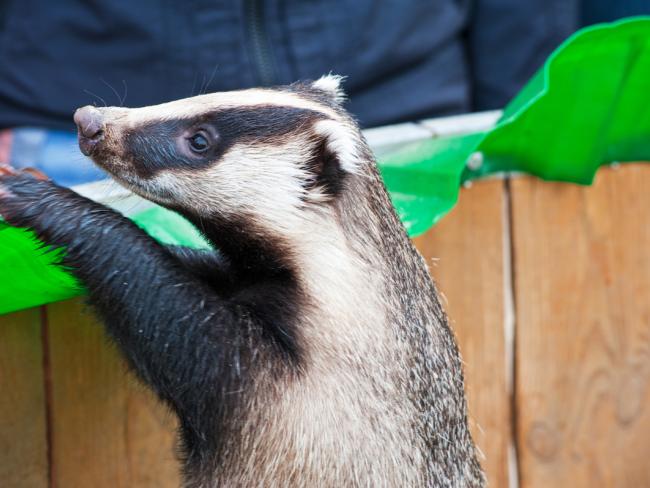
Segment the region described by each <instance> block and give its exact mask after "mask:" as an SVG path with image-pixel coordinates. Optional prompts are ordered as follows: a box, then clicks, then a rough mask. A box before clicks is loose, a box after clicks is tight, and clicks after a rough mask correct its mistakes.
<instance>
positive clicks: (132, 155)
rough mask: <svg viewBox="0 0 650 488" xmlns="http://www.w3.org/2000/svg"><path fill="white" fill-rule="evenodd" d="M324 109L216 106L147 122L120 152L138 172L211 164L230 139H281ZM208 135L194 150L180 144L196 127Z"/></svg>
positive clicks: (229, 144) (308, 123)
mask: <svg viewBox="0 0 650 488" xmlns="http://www.w3.org/2000/svg"><path fill="white" fill-rule="evenodd" d="M325 118H326V115H324V114H322V113H320V112H317V111H314V110H308V109H302V108H297V107H289V106H274V105H265V106H259V105H257V106H251V107H236V108H228V109H222V110H215V111H213V112H210V113H206V114H202V115H200V116H198V117H196V118H189V119H187V118H184V119H173V120H165V121H160V122H151V123H148V124H145V125H141V126H138V127H136V128H134V129H133V130H132V131H130V132H129V133H128V134H127V135H126V136H125V139H124V150H125V158H126V159H127V160H130V161H131V162H132V164H133V168H134V170H135V172H136V173H137V174H138V176H139V177H140V178H150V177H152V176H154V175H155V174H156V173H157V172H159V171H161V170H164V169H176V168H182V169H193V168H196V169H200V168H205V167H207V166H210V165H211V164H214V163H215V162H217V161H218V160H219V158H221V156H223V154H224V153H225V152H226V151H228V149H230V148H231V147H232V146H233V145H234V144H235V143H238V142H242V143H247V142H260V143H267V144H272V143H273V142H274V141H276V140H277V142H281V141H283V140H285V139H286V137H287V136H289V135H291V134H292V133H294V132H298V131H301V130H304V129H305V128H307V127H309V126H311V125H313V124H314V123H315V122H317V121H318V120H322V119H325ZM201 130H204V131H208V132H209V133H210V134H212V135H213V137H212V139H213V140H212V141H211V142H212V144H211V146H210V148H208V149H207V150H205V151H204V152H202V153H200V154H197V153H195V152H194V153H193V152H192V151H189V150H188V151H185V150H184V148H183V147H182V144H186V143H187V141H188V140H189V139H190V138H191V137H192V136H193V135H194V134H196V133H197V132H199V131H201Z"/></svg>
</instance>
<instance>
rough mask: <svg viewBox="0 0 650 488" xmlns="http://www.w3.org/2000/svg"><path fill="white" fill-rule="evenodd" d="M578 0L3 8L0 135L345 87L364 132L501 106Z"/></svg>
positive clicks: (285, 0)
mask: <svg viewBox="0 0 650 488" xmlns="http://www.w3.org/2000/svg"><path fill="white" fill-rule="evenodd" d="M576 3H577V0H575V1H574V0H525V1H524V0H474V1H470V0H426V1H425V0H266V1H264V0H167V1H163V0H56V1H52V0H10V1H7V0H0V15H1V17H0V18H1V20H0V22H1V24H0V128H4V127H15V126H24V125H30V126H41V127H47V128H72V127H73V126H72V122H71V114H72V112H73V110H74V109H75V108H76V107H78V106H81V105H85V104H88V103H93V102H94V103H97V104H103V103H107V104H109V105H116V104H119V103H121V102H124V103H125V104H126V105H128V106H142V105H150V104H155V103H160V102H163V101H167V100H172V99H176V98H182V97H187V96H190V95H193V94H197V93H199V92H205V91H216V90H231V89H236V88H243V87H250V86H254V85H273V84H284V83H290V82H292V81H295V80H298V79H308V78H316V77H319V76H321V75H322V74H324V73H328V72H330V71H331V72H334V73H337V74H342V75H346V76H347V77H348V79H347V82H346V83H345V89H346V91H347V93H348V94H349V97H350V101H349V105H348V108H349V109H350V110H351V111H352V112H353V113H355V114H356V115H357V116H358V117H359V119H360V120H361V122H362V124H363V125H365V126H373V125H380V124H386V123H392V122H399V121H405V120H412V119H418V118H423V117H431V116H437V115H445V114H453V113H459V112H466V111H470V110H480V109H488V108H495V107H500V106H502V105H503V104H505V103H506V102H507V101H508V99H509V98H510V97H511V96H512V95H513V94H514V93H515V92H516V91H517V90H518V89H519V88H520V87H521V85H522V84H523V83H524V82H525V81H526V80H527V79H528V78H529V77H530V76H531V75H532V74H533V73H534V71H535V70H536V69H537V68H538V67H539V66H540V65H541V63H542V62H543V60H544V59H545V58H546V56H547V55H548V54H549V52H550V51H551V50H552V49H553V48H555V47H556V46H557V45H558V43H559V42H560V41H562V40H563V39H564V38H565V37H566V36H567V35H568V34H570V33H571V32H572V31H573V30H574V29H575V27H576V25H577V9H576V8H575V4H576Z"/></svg>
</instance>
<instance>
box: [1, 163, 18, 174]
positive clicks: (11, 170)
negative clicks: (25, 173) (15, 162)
mask: <svg viewBox="0 0 650 488" xmlns="http://www.w3.org/2000/svg"><path fill="white" fill-rule="evenodd" d="M16 174H18V172H17V171H16V169H15V168H12V167H11V166H9V165H8V164H5V163H0V176H12V175H16Z"/></svg>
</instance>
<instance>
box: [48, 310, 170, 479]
mask: <svg viewBox="0 0 650 488" xmlns="http://www.w3.org/2000/svg"><path fill="white" fill-rule="evenodd" d="M48 320H49V324H50V328H49V335H50V341H49V342H50V361H51V376H52V427H51V430H52V458H53V468H54V469H53V477H54V482H55V485H56V486H60V487H68V486H71V487H72V486H92V487H97V488H101V487H107V488H118V487H177V486H179V476H178V465H177V462H176V460H175V457H174V449H173V446H174V434H173V430H174V424H173V422H172V420H171V415H170V414H168V413H167V412H166V411H165V410H164V409H163V407H162V406H161V405H159V404H157V403H156V402H155V400H154V399H153V398H152V397H151V396H150V395H149V394H148V393H146V392H145V391H144V387H142V386H141V385H140V384H138V383H137V382H136V380H135V379H134V378H133V377H132V375H131V373H128V372H127V370H126V366H125V364H124V362H123V361H122V359H121V358H120V357H119V355H118V353H117V351H116V350H115V349H114V347H113V346H111V345H109V344H108V342H107V340H106V338H105V335H104V331H103V329H102V327H101V326H100V324H98V322H97V321H96V320H95V319H94V318H93V316H92V314H91V312H90V310H89V309H87V308H85V307H84V306H83V305H82V303H81V301H80V300H79V299H75V300H70V301H66V302H62V303H58V304H54V305H50V306H49V307H48Z"/></svg>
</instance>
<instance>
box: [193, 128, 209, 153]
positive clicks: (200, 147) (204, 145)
mask: <svg viewBox="0 0 650 488" xmlns="http://www.w3.org/2000/svg"><path fill="white" fill-rule="evenodd" d="M188 140H189V143H190V149H191V150H192V151H193V152H195V153H198V154H201V153H204V152H205V151H207V150H208V148H209V147H210V141H208V138H207V137H206V136H205V135H204V134H203V133H201V132H197V133H196V134H194V135H193V136H192V137H190V138H189V139H188Z"/></svg>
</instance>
